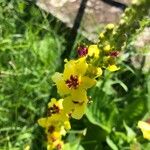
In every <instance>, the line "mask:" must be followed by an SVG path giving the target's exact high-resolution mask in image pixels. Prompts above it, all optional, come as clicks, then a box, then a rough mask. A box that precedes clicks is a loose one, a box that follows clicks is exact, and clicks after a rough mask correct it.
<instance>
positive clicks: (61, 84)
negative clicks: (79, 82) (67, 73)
mask: <svg viewBox="0 0 150 150" xmlns="http://www.w3.org/2000/svg"><path fill="white" fill-rule="evenodd" d="M52 80H53V81H54V82H55V83H56V86H57V89H58V93H59V94H60V95H61V96H62V95H66V94H68V93H69V92H70V89H69V88H68V87H67V86H66V84H65V81H64V78H63V75H62V74H61V73H58V72H56V73H55V74H54V75H53V76H52Z"/></svg>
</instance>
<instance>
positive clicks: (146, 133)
mask: <svg viewBox="0 0 150 150" xmlns="http://www.w3.org/2000/svg"><path fill="white" fill-rule="evenodd" d="M138 127H139V128H140V129H141V131H142V133H143V137H144V138H145V139H148V140H150V123H147V122H144V121H139V122H138Z"/></svg>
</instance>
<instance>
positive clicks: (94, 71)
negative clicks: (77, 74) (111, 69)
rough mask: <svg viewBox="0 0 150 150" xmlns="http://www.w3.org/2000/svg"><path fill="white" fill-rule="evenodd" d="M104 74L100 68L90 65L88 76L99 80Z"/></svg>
mask: <svg viewBox="0 0 150 150" xmlns="http://www.w3.org/2000/svg"><path fill="white" fill-rule="evenodd" d="M102 73H103V71H102V69H101V68H100V67H95V66H93V65H91V64H89V65H88V69H87V74H88V76H89V77H91V78H97V77H99V76H101V75H102Z"/></svg>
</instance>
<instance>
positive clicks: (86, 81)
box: [80, 76, 96, 89]
mask: <svg viewBox="0 0 150 150" xmlns="http://www.w3.org/2000/svg"><path fill="white" fill-rule="evenodd" d="M95 84H96V80H95V79H91V78H89V77H87V76H84V77H82V79H81V86H80V87H81V89H82V88H83V89H88V88H91V87H92V86H93V85H95Z"/></svg>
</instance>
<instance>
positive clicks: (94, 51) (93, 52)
mask: <svg viewBox="0 0 150 150" xmlns="http://www.w3.org/2000/svg"><path fill="white" fill-rule="evenodd" d="M99 54H100V49H99V48H98V46H97V45H90V46H89V48H88V55H89V56H90V57H94V58H98V57H99Z"/></svg>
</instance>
